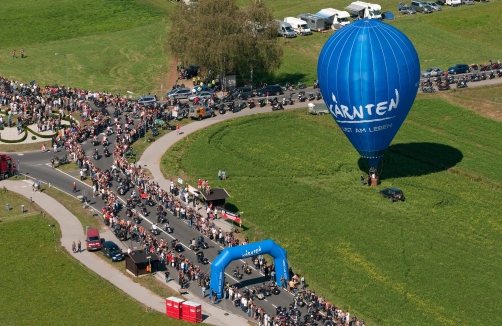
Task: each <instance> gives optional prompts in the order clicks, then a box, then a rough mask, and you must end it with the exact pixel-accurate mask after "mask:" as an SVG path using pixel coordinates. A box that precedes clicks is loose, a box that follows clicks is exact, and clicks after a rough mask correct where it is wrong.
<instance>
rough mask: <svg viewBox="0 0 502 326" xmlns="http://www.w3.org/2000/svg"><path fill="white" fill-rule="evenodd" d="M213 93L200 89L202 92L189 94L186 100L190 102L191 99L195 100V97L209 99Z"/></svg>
mask: <svg viewBox="0 0 502 326" xmlns="http://www.w3.org/2000/svg"><path fill="white" fill-rule="evenodd" d="M212 95H213V93H212V92H209V91H202V92H198V93H195V94H193V95H190V96H189V97H188V100H189V101H190V102H193V100H195V98H196V97H198V98H199V99H201V100H204V99H210V98H211V96H212Z"/></svg>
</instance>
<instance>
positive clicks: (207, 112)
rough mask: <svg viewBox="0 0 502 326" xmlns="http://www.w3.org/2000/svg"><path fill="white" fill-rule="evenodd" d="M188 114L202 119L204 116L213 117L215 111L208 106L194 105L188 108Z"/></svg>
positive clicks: (193, 117)
mask: <svg viewBox="0 0 502 326" xmlns="http://www.w3.org/2000/svg"><path fill="white" fill-rule="evenodd" d="M188 116H189V117H190V118H192V119H197V120H199V121H200V120H202V119H205V118H210V117H215V116H216V113H214V110H213V109H211V108H210V107H208V106H202V105H194V106H192V107H191V108H190V111H189V113H188Z"/></svg>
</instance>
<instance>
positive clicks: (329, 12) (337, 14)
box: [316, 8, 350, 26]
mask: <svg viewBox="0 0 502 326" xmlns="http://www.w3.org/2000/svg"><path fill="white" fill-rule="evenodd" d="M316 15H318V16H321V17H323V18H324V19H325V20H326V22H327V23H328V24H329V25H333V24H335V25H336V24H338V25H340V26H345V25H348V24H350V21H349V18H350V15H349V13H348V12H346V11H341V10H338V9H333V8H324V9H321V11H319V12H318V13H317V14H316Z"/></svg>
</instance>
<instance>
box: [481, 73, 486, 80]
mask: <svg viewBox="0 0 502 326" xmlns="http://www.w3.org/2000/svg"><path fill="white" fill-rule="evenodd" d="M481 80H486V72H484V71H483V73H482V74H481Z"/></svg>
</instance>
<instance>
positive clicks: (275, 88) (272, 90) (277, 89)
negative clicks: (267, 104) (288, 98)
mask: <svg viewBox="0 0 502 326" xmlns="http://www.w3.org/2000/svg"><path fill="white" fill-rule="evenodd" d="M267 92H268V95H269V96H272V95H282V94H284V92H283V91H282V88H281V86H279V85H268V86H267V87H263V88H260V89H259V90H257V91H256V95H257V96H267Z"/></svg>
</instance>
